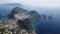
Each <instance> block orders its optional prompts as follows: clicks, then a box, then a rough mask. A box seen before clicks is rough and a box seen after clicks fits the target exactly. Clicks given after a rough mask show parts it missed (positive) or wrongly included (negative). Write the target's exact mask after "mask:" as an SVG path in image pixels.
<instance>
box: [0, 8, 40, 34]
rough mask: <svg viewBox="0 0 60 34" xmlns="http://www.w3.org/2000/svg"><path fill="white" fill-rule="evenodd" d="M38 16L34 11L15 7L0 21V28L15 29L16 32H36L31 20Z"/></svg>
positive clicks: (26, 33) (25, 33)
mask: <svg viewBox="0 0 60 34" xmlns="http://www.w3.org/2000/svg"><path fill="white" fill-rule="evenodd" d="M38 18H40V15H39V14H38V13H37V12H36V11H27V10H24V9H23V8H19V7H15V8H14V9H13V10H12V12H11V13H10V14H9V15H8V16H7V17H5V18H3V19H2V20H1V21H0V23H1V24H0V29H6V28H7V30H11V31H12V32H14V31H16V32H18V33H16V34H36V33H35V28H34V26H33V25H32V22H33V21H34V20H36V19H38Z"/></svg>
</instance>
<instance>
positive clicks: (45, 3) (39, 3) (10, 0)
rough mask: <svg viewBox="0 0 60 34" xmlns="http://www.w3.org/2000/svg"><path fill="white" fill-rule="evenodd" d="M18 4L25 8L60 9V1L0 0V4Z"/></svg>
mask: <svg viewBox="0 0 60 34" xmlns="http://www.w3.org/2000/svg"><path fill="white" fill-rule="evenodd" d="M4 3H20V4H23V5H27V6H38V7H39V6H42V7H51V6H52V7H60V0H0V4H4Z"/></svg>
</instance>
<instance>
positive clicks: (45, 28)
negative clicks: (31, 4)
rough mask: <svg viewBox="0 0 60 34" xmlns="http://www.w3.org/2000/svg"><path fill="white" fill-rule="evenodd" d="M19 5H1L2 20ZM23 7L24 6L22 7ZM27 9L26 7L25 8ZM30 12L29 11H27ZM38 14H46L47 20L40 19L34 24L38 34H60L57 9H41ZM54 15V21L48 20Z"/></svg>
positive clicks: (59, 16) (59, 12)
mask: <svg viewBox="0 0 60 34" xmlns="http://www.w3.org/2000/svg"><path fill="white" fill-rule="evenodd" d="M15 6H17V5H12V4H1V5H0V19H1V18H2V17H3V16H5V15H8V14H9V13H10V12H11V11H12V9H13V8H14V7H15ZM19 6H20V5H19ZM21 7H23V6H21ZM23 8H26V7H23ZM27 10H29V9H27ZM37 12H39V13H41V14H45V15H46V16H47V17H46V19H43V18H42V19H40V20H36V21H35V22H33V25H34V27H35V30H36V32H37V34H60V10H59V8H58V9H57V8H56V9H54V8H53V9H48V8H40V9H39V10H37ZM49 15H52V19H48V16H49Z"/></svg>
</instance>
